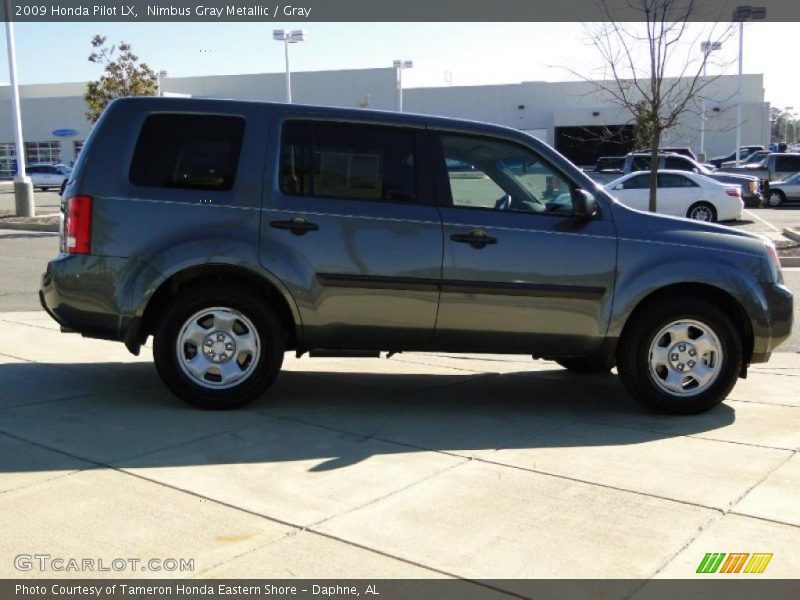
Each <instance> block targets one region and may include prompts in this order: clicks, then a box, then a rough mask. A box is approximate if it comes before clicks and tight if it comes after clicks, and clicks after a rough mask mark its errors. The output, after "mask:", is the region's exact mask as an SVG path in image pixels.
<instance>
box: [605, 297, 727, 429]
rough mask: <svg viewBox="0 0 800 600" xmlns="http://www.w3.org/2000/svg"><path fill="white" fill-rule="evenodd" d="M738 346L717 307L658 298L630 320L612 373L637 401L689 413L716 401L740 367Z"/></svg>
mask: <svg viewBox="0 0 800 600" xmlns="http://www.w3.org/2000/svg"><path fill="white" fill-rule="evenodd" d="M742 355H743V352H742V341H741V336H740V334H739V331H738V330H737V328H736V326H735V325H734V324H733V322H732V321H731V320H730V319H729V318H728V317H727V316H726V315H725V314H724V313H722V312H720V310H719V307H717V306H715V305H713V304H711V303H709V302H707V301H705V300H701V299H698V298H692V297H679V298H677V299H674V298H670V299H669V300H668V299H663V300H660V301H658V302H657V303H654V304H653V305H651V306H649V307H648V309H647V310H646V311H642V312H640V313H639V314H638V315H636V316H634V320H633V321H632V322H631V323H629V324H628V326H627V327H626V329H625V332H624V334H623V337H622V339H621V340H620V344H619V347H618V350H617V369H618V371H619V375H620V379H621V380H622V383H623V384H624V385H625V388H626V389H627V390H628V392H629V393H630V394H631V396H633V397H634V398H635V399H636V400H637V401H639V402H641V403H642V404H644V405H645V406H648V407H649V408H652V409H655V410H659V411H661V412H667V413H676V414H691V413H698V412H703V411H706V410H709V409H711V408H713V407H714V406H716V405H717V404H719V403H720V402H722V401H723V400H724V399H725V398H726V397H727V395H728V394H729V393H730V391H731V389H733V386H734V385H735V384H736V379H737V378H738V376H739V372H740V370H741V366H742V360H743V358H742Z"/></svg>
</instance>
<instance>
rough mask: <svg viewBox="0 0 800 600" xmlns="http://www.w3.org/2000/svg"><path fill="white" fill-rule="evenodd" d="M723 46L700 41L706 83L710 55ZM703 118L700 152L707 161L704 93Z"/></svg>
mask: <svg viewBox="0 0 800 600" xmlns="http://www.w3.org/2000/svg"><path fill="white" fill-rule="evenodd" d="M720 48H722V43H721V42H700V51H701V52H702V53H703V80H704V83H705V78H706V65H707V64H708V55H709V54H711V53H712V52H714V50H719V49H720ZM700 110H701V112H702V118H701V120H700V154H701V155H702V156H703V160H704V161H705V156H706V97H705V95H703V106H702V108H701V109H700Z"/></svg>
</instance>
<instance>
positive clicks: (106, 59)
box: [83, 35, 158, 123]
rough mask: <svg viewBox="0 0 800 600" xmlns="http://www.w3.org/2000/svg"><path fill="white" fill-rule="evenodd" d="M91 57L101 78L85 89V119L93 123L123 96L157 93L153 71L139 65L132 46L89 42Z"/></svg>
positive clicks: (102, 39) (97, 38) (96, 40)
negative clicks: (101, 68)
mask: <svg viewBox="0 0 800 600" xmlns="http://www.w3.org/2000/svg"><path fill="white" fill-rule="evenodd" d="M92 48H93V50H92V53H91V54H90V55H89V62H93V63H95V64H98V65H102V67H103V74H102V75H101V76H100V79H98V80H97V81H90V82H89V83H88V84H87V85H86V93H85V94H84V96H83V97H84V99H85V100H86V105H87V107H88V110H87V111H86V118H87V119H88V120H89V122H90V123H95V122H96V121H97V119H99V118H100V115H101V114H102V113H103V110H104V109H105V107H106V106H108V104H109V103H110V102H111V101H112V100H116V99H117V98H122V97H125V96H155V95H156V93H157V89H158V83H157V76H156V73H155V71H153V69H151V68H150V67H149V66H148V65H147V64H146V63H143V62H140V61H139V57H138V56H136V55H135V54H134V53H133V50H132V49H131V45H130V44H128V43H127V42H120V43H119V46H114V45H112V46H107V45H106V37H105V36H102V35H96V36H94V37H93V38H92Z"/></svg>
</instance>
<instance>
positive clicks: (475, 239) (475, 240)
mask: <svg viewBox="0 0 800 600" xmlns="http://www.w3.org/2000/svg"><path fill="white" fill-rule="evenodd" d="M450 239H451V240H453V241H454V242H458V243H459V244H470V245H471V246H474V247H475V248H483V247H484V246H487V245H488V244H496V243H497V238H493V237H492V236H490V235H488V234H487V233H486V232H485V231H482V230H480V229H476V230H475V231H470V232H469V233H454V234H453V235H451V236H450Z"/></svg>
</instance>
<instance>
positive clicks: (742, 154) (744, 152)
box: [708, 145, 765, 168]
mask: <svg viewBox="0 0 800 600" xmlns="http://www.w3.org/2000/svg"><path fill="white" fill-rule="evenodd" d="M758 150H765V148H764V146H759V145H752V146H740V147H739V163H741V162H742V159H744V158H747V157H748V156H750V155H751V154H752V153H753V152H757V151H758ZM731 161H733V162H734V164H735V163H736V152H731V153H730V154H726V155H725V156H717V157H715V158H712V159H710V160H709V161H708V162H709V163H710V164H712V165H714V166H715V167H717V168H719V167H720V166H722V163H724V162H731Z"/></svg>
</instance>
